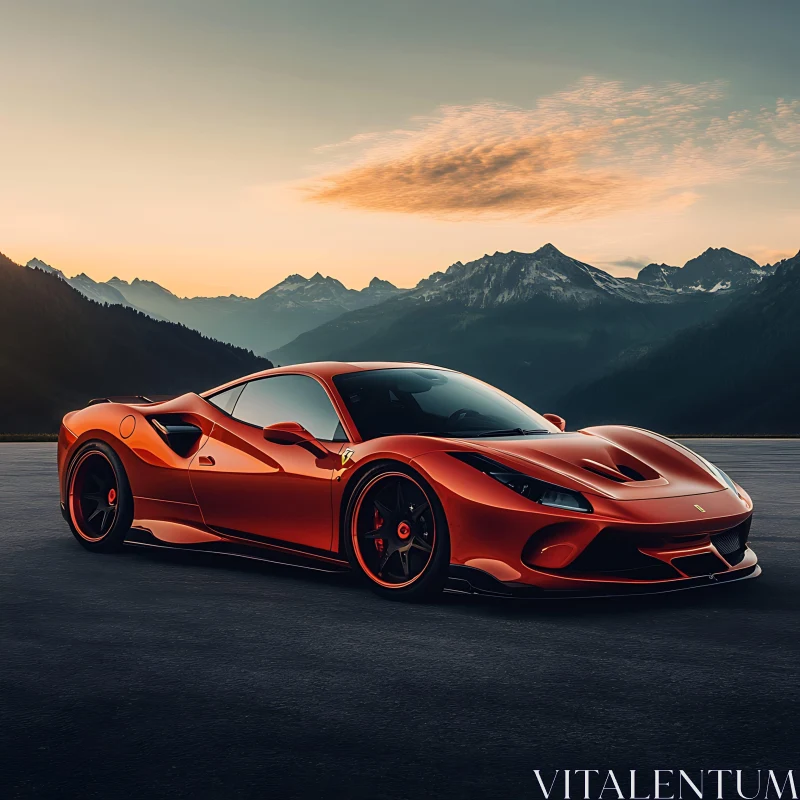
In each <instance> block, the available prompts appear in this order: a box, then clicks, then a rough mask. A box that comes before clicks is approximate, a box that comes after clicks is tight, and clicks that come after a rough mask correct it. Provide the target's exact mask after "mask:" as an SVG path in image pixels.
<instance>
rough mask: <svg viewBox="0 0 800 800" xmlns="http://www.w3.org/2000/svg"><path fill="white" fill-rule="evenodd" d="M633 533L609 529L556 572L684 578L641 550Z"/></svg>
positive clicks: (653, 578) (635, 577)
mask: <svg viewBox="0 0 800 800" xmlns="http://www.w3.org/2000/svg"><path fill="white" fill-rule="evenodd" d="M633 536H634V538H632V537H631V534H629V533H627V532H624V531H619V530H614V529H612V528H606V530H603V531H600V533H598V534H597V536H595V538H594V539H593V540H592V541H591V542H589V544H588V545H587V546H586V549H585V550H584V551H583V552H582V553H581V554H580V555H579V556H578V557H577V558H576V559H575V560H574V561H573V562H572V563H571V564H568V565H567V566H566V567H564V568H563V569H561V570H553V571H554V572H555V571H558V572H564V573H568V574H571V575H587V576H591V575H596V576H598V577H600V576H602V577H604V578H623V579H624V578H627V579H629V580H643V581H648V580H649V581H657V580H669V579H670V578H678V577H680V576H679V575H678V573H677V572H676V571H675V570H674V569H673V568H672V567H671V566H670V565H669V564H667V563H665V562H664V561H661V560H659V559H657V558H653V557H651V556H648V555H645V554H644V553H643V552H642V551H641V550H639V548H638V547H637V546H636V541H635V538H636V534H634V535H633ZM639 538H640V537H639ZM523 561H524V556H523ZM536 569H538V567H536Z"/></svg>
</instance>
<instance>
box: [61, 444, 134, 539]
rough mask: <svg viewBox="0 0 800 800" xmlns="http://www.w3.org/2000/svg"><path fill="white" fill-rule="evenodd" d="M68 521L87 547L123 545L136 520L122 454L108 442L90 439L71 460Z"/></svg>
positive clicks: (68, 484)
mask: <svg viewBox="0 0 800 800" xmlns="http://www.w3.org/2000/svg"><path fill="white" fill-rule="evenodd" d="M67 521H68V522H69V527H70V529H71V530H72V533H73V535H74V536H75V538H76V539H77V540H78V541H79V542H80V543H81V544H82V545H83V546H84V547H85V548H86V549H87V550H92V551H93V552H96V553H111V552H115V551H118V550H120V549H121V548H122V545H123V542H124V541H125V536H126V535H127V534H128V531H129V530H130V527H131V522H132V521H133V496H132V495H131V489H130V485H129V483H128V476H127V475H126V474H125V468H124V467H123V466H122V462H121V461H120V460H119V456H118V455H117V454H116V453H115V452H114V450H113V449H112V448H111V447H109V445H107V444H106V443H105V442H88V443H87V444H85V445H84V446H83V447H81V449H80V450H78V452H77V453H76V454H75V455H74V456H73V458H72V461H71V462H70V466H69V470H68V472H67Z"/></svg>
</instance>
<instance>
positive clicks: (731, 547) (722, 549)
mask: <svg viewBox="0 0 800 800" xmlns="http://www.w3.org/2000/svg"><path fill="white" fill-rule="evenodd" d="M752 521H753V518H752V517H748V518H747V519H746V520H745V521H744V522H741V523H739V524H738V525H737V526H736V527H735V528H731V529H730V530H727V531H722V533H715V534H714V535H713V536H712V537H711V541H712V542H713V543H714V547H716V548H717V550H718V551H719V554H720V555H721V556H722V557H723V558H724V559H725V560H726V561H727V562H728V563H729V564H730V565H731V566H732V567H735V566H736V565H737V564H738V563H739V562H740V561H741V560H742V559H743V558H744V552H745V550H746V549H747V539H748V537H749V536H750V523H751V522H752Z"/></svg>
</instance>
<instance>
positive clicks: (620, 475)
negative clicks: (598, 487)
mask: <svg viewBox="0 0 800 800" xmlns="http://www.w3.org/2000/svg"><path fill="white" fill-rule="evenodd" d="M580 464H581V466H582V467H583V468H584V469H585V470H586V471H587V472H592V473H594V474H595V475H599V476H600V477H601V478H608V480H610V481H616V482H617V483H632V482H636V481H648V480H653V478H657V477H658V474H657V473H655V472H653V475H652V476H651V477H646V476H644V475H642V473H641V472H639V471H638V470H635V469H634V468H633V467H629V466H627V465H626V464H616V465H614V466H613V467H612V466H609V465H607V464H601V463H600V462H598V461H592V459H590V458H584V459H582V460H581V462H580Z"/></svg>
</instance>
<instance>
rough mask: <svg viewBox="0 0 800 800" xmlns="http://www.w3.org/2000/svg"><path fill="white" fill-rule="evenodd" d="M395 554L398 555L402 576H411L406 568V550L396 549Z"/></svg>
mask: <svg viewBox="0 0 800 800" xmlns="http://www.w3.org/2000/svg"><path fill="white" fill-rule="evenodd" d="M397 554H398V555H399V556H400V566H401V567H402V568H403V577H405V578H408V577H410V576H411V573H410V572H409V568H408V550H398V551H397Z"/></svg>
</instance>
